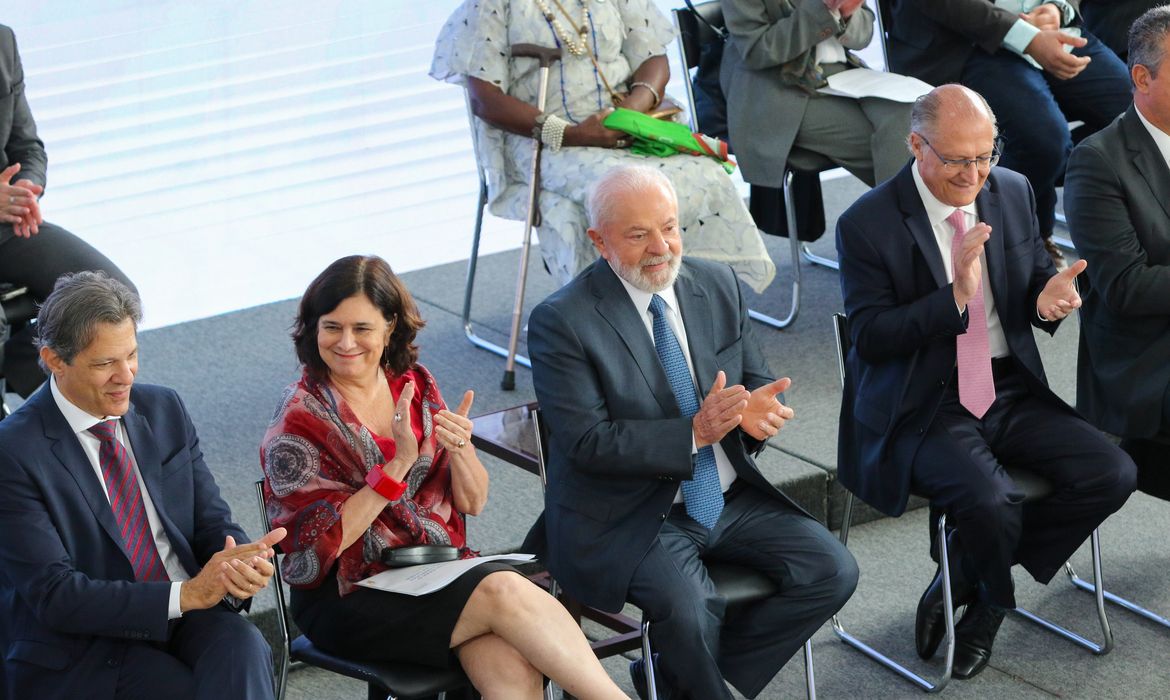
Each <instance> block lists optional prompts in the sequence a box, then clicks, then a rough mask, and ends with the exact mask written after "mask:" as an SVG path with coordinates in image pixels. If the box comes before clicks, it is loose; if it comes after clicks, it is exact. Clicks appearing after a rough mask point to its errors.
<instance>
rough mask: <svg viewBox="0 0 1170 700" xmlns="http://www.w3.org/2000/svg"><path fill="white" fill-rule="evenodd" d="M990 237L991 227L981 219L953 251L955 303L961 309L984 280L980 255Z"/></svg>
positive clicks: (968, 230)
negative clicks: (957, 248) (956, 249)
mask: <svg viewBox="0 0 1170 700" xmlns="http://www.w3.org/2000/svg"><path fill="white" fill-rule="evenodd" d="M989 238H991V227H990V226H988V225H987V224H985V223H983V222H982V221H981V222H979V223H977V224H975V225H974V226H972V227H971V228H969V229H967V233H966V235H964V236H963V241H962V244H961V247H960V248H959V250H958V251H951V255H952V256H953V257H954V262H955V265H954V267H955V270H954V272H955V282H954V288H953V291H954V295H955V304H957V305H958V306H959V308H960V309H963V308H965V307H966V306H967V302H969V301H971V298H972V297H974V296H975V294H976V292H978V291H979V283H980V282H981V281H982V280H983V265H982V264H981V263H980V262H979V256H980V255H983V245H984V244H985V243H987V240H988V239H989Z"/></svg>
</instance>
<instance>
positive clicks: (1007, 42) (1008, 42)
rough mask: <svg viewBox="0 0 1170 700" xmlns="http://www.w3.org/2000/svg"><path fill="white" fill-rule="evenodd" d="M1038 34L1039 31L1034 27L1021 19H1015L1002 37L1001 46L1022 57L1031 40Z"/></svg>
mask: <svg viewBox="0 0 1170 700" xmlns="http://www.w3.org/2000/svg"><path fill="white" fill-rule="evenodd" d="M1039 33H1040V30H1039V29H1037V28H1036V27H1033V26H1032V25H1031V24H1028V23H1027V22H1025V21H1024V20H1022V19H1017V20H1016V23H1015V24H1013V25H1012V28H1011V29H1009V30H1008V33H1007V34H1006V35H1004V37H1003V45H1004V46H1005V47H1007V48H1008V49H1011V50H1012V51H1015V52H1016V53H1018V54H1020V55H1021V56H1023V55H1024V49H1026V48H1028V44H1030V43H1032V39H1033V38H1035V36H1036V35H1037V34H1039Z"/></svg>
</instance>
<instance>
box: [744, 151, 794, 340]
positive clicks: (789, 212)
mask: <svg viewBox="0 0 1170 700" xmlns="http://www.w3.org/2000/svg"><path fill="white" fill-rule="evenodd" d="M795 174H796V173H795V172H794V171H792V170H788V171H786V172H785V173H784V208H785V212H784V215H785V217H786V219H787V221H788V242H789V248H790V249H791V251H792V255H791V258H792V306H790V307H789V309H788V315H787V316H785V317H784V318H782V319H781V318H774V317H772V316H769V315H767V314H764V313H761V312H759V311H756V310H754V309H748V317H750V318H751V319H753V320H755V321H759V322H760V323H763V324H765V325H768V326H771V327H773V328H776V329H784V328H787V327H788V326H791V325H792V322H793V321H795V320H796V315H797V314H798V313H800V239H799V237H798V236H797V235H796V203H795V201H794V199H793V196H792V178H793V176H794V175H795Z"/></svg>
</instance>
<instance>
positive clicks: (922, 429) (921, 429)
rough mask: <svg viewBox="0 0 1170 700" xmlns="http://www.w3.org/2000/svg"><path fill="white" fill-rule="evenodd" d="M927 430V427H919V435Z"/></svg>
mask: <svg viewBox="0 0 1170 700" xmlns="http://www.w3.org/2000/svg"><path fill="white" fill-rule="evenodd" d="M925 432H926V429H925V428H919V429H918V434H919V435H921V434H923V433H925Z"/></svg>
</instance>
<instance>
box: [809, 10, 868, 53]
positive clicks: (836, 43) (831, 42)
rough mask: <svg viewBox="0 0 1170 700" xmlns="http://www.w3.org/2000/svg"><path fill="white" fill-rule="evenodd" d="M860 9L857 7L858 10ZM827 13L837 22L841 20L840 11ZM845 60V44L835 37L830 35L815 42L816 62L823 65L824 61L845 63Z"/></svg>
mask: <svg viewBox="0 0 1170 700" xmlns="http://www.w3.org/2000/svg"><path fill="white" fill-rule="evenodd" d="M860 11H861V10H860V9H859V10H858V12H860ZM829 14H831V15H833V19H835V20H837V21H838V22H840V21H841V13H840V12H838V11H837V10H829ZM846 60H847V56H846V55H845V46H844V45H843V44H842V43H841V40H840V39H838V38H837V37H835V36H831V37H829V38H828V39H825V40H824V41H822V42H820V43H819V44H817V63H819V64H821V65H825V64H826V63H845V61H846Z"/></svg>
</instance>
